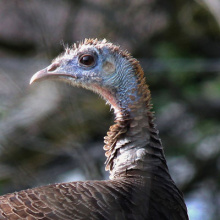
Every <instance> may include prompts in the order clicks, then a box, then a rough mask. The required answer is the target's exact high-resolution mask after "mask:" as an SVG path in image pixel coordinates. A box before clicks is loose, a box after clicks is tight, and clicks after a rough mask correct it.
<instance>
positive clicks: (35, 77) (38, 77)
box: [30, 68, 49, 84]
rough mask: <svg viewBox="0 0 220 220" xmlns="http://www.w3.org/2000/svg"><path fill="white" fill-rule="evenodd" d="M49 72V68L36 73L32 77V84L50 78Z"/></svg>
mask: <svg viewBox="0 0 220 220" xmlns="http://www.w3.org/2000/svg"><path fill="white" fill-rule="evenodd" d="M48 75H49V74H48V72H47V68H45V69H42V70H40V71H38V72H36V73H35V74H34V75H33V76H32V77H31V80H30V84H32V83H34V82H36V81H39V80H41V79H44V78H46V77H48Z"/></svg>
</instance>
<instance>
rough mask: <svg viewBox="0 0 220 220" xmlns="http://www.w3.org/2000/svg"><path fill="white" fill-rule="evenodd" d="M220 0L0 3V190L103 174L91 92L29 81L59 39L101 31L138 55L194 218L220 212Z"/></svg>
mask: <svg viewBox="0 0 220 220" xmlns="http://www.w3.org/2000/svg"><path fill="white" fill-rule="evenodd" d="M219 12H220V1H219V0H194V1H193V0H185V1H180V0H170V1H162V0H136V1H131V0H124V1H116V0H107V1H102V0H93V1H92V0H81V1H79V0H75V1H71V0H56V1H54V0H53V1H52V0H47V1H43V0H23V1H16V0H11V1H0V194H5V193H8V192H13V191H17V190H21V189H26V188H29V187H35V186H40V185H45V184H49V183H55V182H65V181H75V180H84V179H103V178H105V179H108V173H107V172H105V170H104V165H103V163H104V161H105V156H104V151H103V149H102V147H103V136H105V134H106V132H107V131H108V128H109V126H110V125H111V124H112V123H113V120H114V116H113V114H112V112H110V110H109V106H106V105H105V102H104V101H103V100H102V99H100V98H99V97H98V96H97V95H95V94H93V93H92V92H90V91H85V90H83V89H78V88H72V87H70V86H68V85H64V84H63V83H55V82H47V81H45V82H41V83H39V84H35V85H33V86H29V80H30V78H31V76H32V75H33V74H34V73H35V72H37V71H38V70H40V69H42V68H44V67H46V66H47V65H49V64H50V62H51V60H52V59H54V58H55V57H56V56H57V55H59V53H60V52H62V51H63V46H64V45H66V44H68V45H71V44H72V43H73V42H77V41H80V40H83V39H84V38H91V37H92V38H93V37H94V38H99V39H102V38H106V39H108V40H110V41H112V42H113V43H116V44H119V45H121V47H122V48H123V49H127V50H128V51H129V52H131V53H132V54H133V56H134V57H136V58H137V59H138V60H140V62H141V64H142V66H143V68H144V71H145V74H146V78H147V82H148V84H149V85H150V89H151V92H152V97H153V104H154V111H155V112H156V124H157V126H158V128H159V130H160V137H161V139H162V142H163V145H164V147H165V154H166V158H167V161H168V165H169V169H170V172H171V174H172V177H173V178H174V180H175V182H176V183H177V185H178V186H179V188H180V189H181V190H182V191H183V192H184V195H185V199H186V203H187V206H188V211H189V216H190V219H191V220H197V219H205V220H206V219H208V220H209V219H210V220H211V219H214V220H216V219H220V209H219V207H220V13H219Z"/></svg>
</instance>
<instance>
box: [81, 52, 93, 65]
mask: <svg viewBox="0 0 220 220" xmlns="http://www.w3.org/2000/svg"><path fill="white" fill-rule="evenodd" d="M79 63H80V64H82V65H83V66H93V65H94V64H95V57H94V56H92V55H89V54H86V55H82V56H81V57H80V58H79Z"/></svg>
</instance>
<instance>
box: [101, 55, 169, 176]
mask: <svg viewBox="0 0 220 220" xmlns="http://www.w3.org/2000/svg"><path fill="white" fill-rule="evenodd" d="M131 62H132V65H133V68H132V70H131V73H130V74H126V77H125V79H124V80H125V81H127V80H128V83H126V82H124V83H122V86H121V87H119V88H118V90H117V91H115V92H114V99H112V100H115V101H114V102H113V103H112V108H114V110H115V115H116V120H115V124H114V125H113V126H111V127H110V129H109V131H108V133H107V136H106V137H105V146H104V150H106V153H105V155H106V157H107V160H106V170H109V171H110V179H115V178H118V177H124V176H129V175H130V176H134V175H135V176H137V175H138V176H143V174H149V173H151V172H153V171H152V170H154V168H155V166H157V165H158V166H161V164H162V166H164V165H165V167H167V166H166V161H165V159H164V153H163V148H162V144H161V141H160V139H159V136H158V131H157V129H156V128H155V125H154V123H153V114H152V112H151V111H150V109H151V104H150V98H151V96H150V91H149V89H148V86H147V84H146V83H145V78H144V73H143V70H142V68H141V67H140V64H139V63H138V61H136V60H135V59H132V61H131ZM108 101H109V100H108ZM109 102H110V104H111V100H110V101H109Z"/></svg>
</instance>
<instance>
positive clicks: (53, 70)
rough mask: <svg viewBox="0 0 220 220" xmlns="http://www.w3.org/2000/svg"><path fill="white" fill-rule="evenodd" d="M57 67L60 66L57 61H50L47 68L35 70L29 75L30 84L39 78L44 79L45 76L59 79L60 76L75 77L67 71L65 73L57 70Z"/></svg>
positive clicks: (39, 79)
mask: <svg viewBox="0 0 220 220" xmlns="http://www.w3.org/2000/svg"><path fill="white" fill-rule="evenodd" d="M59 67H60V65H59V63H52V64H51V65H50V66H48V67H47V68H45V69H42V70H40V71H38V72H36V73H35V74H34V75H33V76H32V77H31V80H30V84H33V83H34V82H37V81H41V80H44V79H47V78H55V79H59V78H60V76H63V77H71V78H77V77H76V76H74V75H73V74H68V73H65V72H63V71H59Z"/></svg>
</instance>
